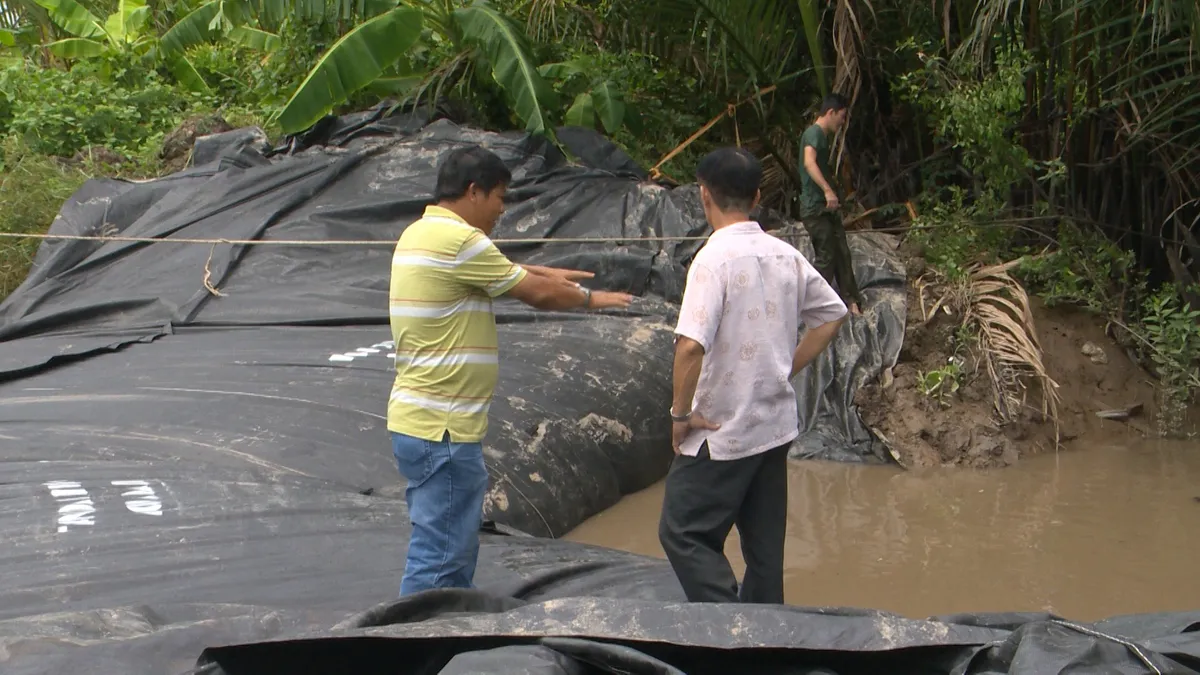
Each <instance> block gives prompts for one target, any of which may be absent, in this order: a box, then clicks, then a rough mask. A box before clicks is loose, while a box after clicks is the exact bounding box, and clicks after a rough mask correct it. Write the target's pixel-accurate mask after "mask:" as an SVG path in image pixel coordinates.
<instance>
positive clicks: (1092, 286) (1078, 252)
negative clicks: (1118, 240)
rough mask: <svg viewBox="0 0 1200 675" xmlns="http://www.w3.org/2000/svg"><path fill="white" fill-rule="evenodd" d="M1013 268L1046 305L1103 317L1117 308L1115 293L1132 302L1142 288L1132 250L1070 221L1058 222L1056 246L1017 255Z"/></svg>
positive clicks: (1119, 311)
mask: <svg viewBox="0 0 1200 675" xmlns="http://www.w3.org/2000/svg"><path fill="white" fill-rule="evenodd" d="M1017 274H1018V276H1019V277H1020V278H1021V280H1022V282H1023V283H1025V284H1026V286H1028V287H1029V288H1030V289H1031V290H1032V291H1034V292H1035V293H1037V294H1038V295H1039V296H1041V297H1042V299H1043V300H1044V301H1045V302H1046V304H1047V305H1050V306H1054V305H1059V304H1067V305H1072V306H1075V307H1081V308H1084V309H1087V310H1088V311H1091V312H1094V313H1096V314H1098V315H1100V316H1104V317H1118V316H1120V315H1121V314H1122V311H1123V308H1122V307H1121V306H1120V299H1121V297H1123V296H1124V297H1127V298H1128V299H1129V300H1133V301H1134V302H1136V300H1137V298H1140V297H1141V296H1142V295H1143V294H1144V292H1145V280H1144V278H1143V276H1144V275H1142V274H1140V273H1139V272H1138V270H1137V268H1136V266H1135V262H1134V257H1133V253H1132V252H1130V251H1125V250H1122V249H1121V247H1120V246H1118V245H1116V244H1114V243H1113V242H1112V241H1110V240H1108V239H1107V238H1105V237H1104V236H1103V235H1101V234H1100V233H1099V232H1097V231H1095V230H1084V229H1082V228H1080V227H1079V226H1078V225H1076V224H1074V223H1072V222H1070V221H1063V222H1062V223H1060V225H1059V228H1058V242H1057V248H1056V249H1055V250H1053V251H1050V252H1048V253H1046V254H1045V255H1042V256H1029V257H1027V258H1025V259H1023V260H1022V261H1021V265H1020V266H1019V267H1018V268H1017Z"/></svg>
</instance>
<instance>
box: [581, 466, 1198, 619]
mask: <svg viewBox="0 0 1200 675" xmlns="http://www.w3.org/2000/svg"><path fill="white" fill-rule="evenodd" d="M661 504H662V484H661V483H659V484H658V485H655V486H654V487H651V488H650V489H648V490H645V491H643V492H640V493H638V494H635V495H631V496H629V497H627V498H625V499H624V500H623V501H621V502H620V503H619V504H617V505H616V506H614V507H613V508H611V509H609V510H608V511H605V512H604V513H602V514H600V515H598V516H596V517H594V518H592V519H591V520H589V521H587V522H585V523H584V524H582V525H581V526H580V527H578V528H577V529H575V530H574V531H573V532H571V533H570V534H569V535H567V537H566V538H567V539H571V540H574V541H581V542H587V543H593V544H600V545H604V546H609V547H612V548H618V549H624V550H627V551H633V552H636V553H642V554H646V555H654V556H658V557H662V556H663V553H662V549H661V547H660V546H659V544H658V534H657V531H658V514H659V510H660V506H661ZM738 546H739V544H738V541H737V533H736V530H735V531H734V533H733V535H731V536H730V539H729V542H728V545H727V547H726V550H727V553H728V554H729V558H730V561H731V562H733V564H734V568H735V570H736V571H737V572H738V574H739V575H740V574H741V570H742V569H743V567H742V566H743V563H742V559H741V554H740V551H739V550H738ZM784 565H785V569H786V580H785V581H786V586H787V589H786V591H787V601H788V603H790V604H795V605H808V606H856V607H869V608H877V609H884V610H889V611H892V612H897V613H900V614H904V615H907V616H911V617H926V616H931V615H935V614H947V613H954V612H998V611H1035V610H1043V611H1049V612H1054V613H1056V614H1059V615H1062V616H1065V617H1068V618H1072V619H1078V620H1084V621H1089V620H1096V619H1100V618H1104V617H1106V616H1111V615H1114V614H1130V613H1138V612H1155V611H1176V610H1188V609H1200V443H1178V444H1168V443H1147V444H1145V445H1142V446H1139V447H1137V448H1116V447H1103V448H1101V447H1091V448H1087V449H1082V448H1074V449H1068V450H1064V451H1062V452H1059V453H1058V454H1057V455H1055V454H1048V455H1043V456H1038V457H1032V458H1027V459H1024V460H1022V461H1021V462H1020V463H1018V464H1017V465H1015V466H1013V467H1010V468H1007V469H997V470H993V471H971V470H965V469H939V470H935V471H927V472H906V471H903V470H899V469H896V468H892V467H866V466H855V465H843V464H834V463H824V462H793V463H792V465H791V467H790V479H789V498H788V541H787V549H786V559H785V562H784Z"/></svg>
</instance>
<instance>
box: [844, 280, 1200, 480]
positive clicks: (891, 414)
mask: <svg viewBox="0 0 1200 675" xmlns="http://www.w3.org/2000/svg"><path fill="white" fill-rule="evenodd" d="M922 267H923V262H922V261H920V260H919V259H913V260H912V261H911V262H910V263H909V269H910V277H909V278H910V279H913V278H916V277H917V276H919V271H920V270H921V269H922ZM914 271H916V272H917V273H916V274H914V273H913V272H914ZM925 304H926V309H927V310H928V309H929V308H930V305H931V304H932V302H931V299H930V298H929V297H928V294H927V295H926V298H925ZM1032 307H1033V314H1034V322H1035V325H1036V331H1037V336H1038V340H1039V341H1040V342H1041V346H1042V350H1043V355H1042V360H1043V363H1044V364H1045V366H1046V369H1047V371H1048V372H1049V374H1050V376H1051V377H1052V378H1053V379H1054V381H1055V382H1056V383H1057V384H1058V394H1059V397H1060V402H1059V405H1058V413H1059V425H1058V435H1059V438H1060V440H1061V442H1067V441H1072V440H1091V441H1095V442H1096V443H1121V442H1125V443H1128V442H1131V441H1132V442H1136V441H1137V440H1140V439H1141V438H1143V437H1152V436H1154V434H1155V430H1156V423H1155V414H1156V410H1157V399H1156V396H1155V387H1154V382H1153V378H1152V377H1151V376H1150V375H1149V374H1147V373H1146V372H1145V371H1144V370H1143V369H1142V368H1141V367H1139V366H1138V365H1137V364H1135V363H1134V362H1133V361H1131V360H1130V358H1129V357H1128V356H1127V355H1126V354H1125V352H1124V350H1123V349H1122V348H1121V347H1119V346H1118V345H1117V344H1116V343H1115V342H1114V341H1113V340H1112V339H1111V338H1109V337H1108V336H1107V335H1106V334H1105V326H1104V321H1103V320H1102V319H1101V318H1099V317H1097V316H1094V315H1091V314H1088V313H1086V312H1082V311H1079V310H1075V309H1071V308H1062V307H1054V308H1048V307H1045V306H1044V305H1043V304H1042V303H1040V302H1039V301H1038V300H1037V299H1033V300H1032ZM922 319H923V317H922V310H921V302H920V299H919V297H918V292H917V290H916V288H915V286H913V285H911V284H910V287H909V298H908V317H907V326H906V329H905V339H904V348H903V349H902V350H901V352H900V357H899V360H898V363H897V365H896V367H895V368H894V369H893V370H892V377H891V378H889V377H887V375H886V374H885V376H884V377H883V378H881V382H878V383H868V384H867V385H866V386H864V387H862V388H861V389H860V390H859V392H858V395H857V396H856V398H855V403H856V404H857V406H858V410H859V413H860V414H861V415H862V418H863V421H864V422H865V423H866V424H867V425H868V426H870V427H871V428H872V429H873V430H875V432H876V433H877V434H879V435H880V436H882V437H883V438H884V439H886V441H887V443H888V444H889V445H890V447H891V450H892V453H893V456H895V457H896V459H897V460H898V461H899V462H900V463H901V464H902V465H904V466H906V467H928V466H938V465H956V466H968V467H979V468H984V467H997V466H1007V465H1010V464H1012V463H1014V462H1016V461H1017V460H1018V459H1019V458H1020V457H1021V456H1022V455H1028V454H1031V453H1037V452H1043V451H1046V450H1053V449H1054V448H1055V426H1054V424H1052V423H1051V422H1049V421H1048V420H1046V419H1045V418H1044V417H1043V416H1042V414H1041V407H1040V404H1039V403H1038V400H1039V399H1038V398H1037V396H1036V394H1035V393H1034V392H1035V390H1036V386H1032V387H1030V396H1029V403H1028V404H1027V407H1026V409H1025V410H1024V411H1023V413H1022V414H1021V415H1020V416H1019V417H1020V418H1019V419H1018V420H1016V421H1014V422H1010V423H1007V424H1000V423H999V421H998V416H997V415H996V414H995V412H994V405H993V403H994V394H993V387H992V384H991V380H990V378H989V377H988V374H987V372H986V369H985V368H984V367H983V366H982V365H980V364H979V363H978V362H977V359H976V357H975V355H974V354H972V353H971V352H970V350H964V351H961V352H960V354H962V355H963V358H962V360H961V363H962V370H963V377H962V385H961V387H960V388H959V389H958V391H957V392H955V393H953V394H950V395H948V396H945V397H944V399H943V400H942V401H938V400H936V399H935V398H932V397H930V396H927V395H926V394H924V393H922V391H921V389H920V386H919V382H920V377H921V373H926V372H930V371H933V370H936V369H939V368H943V367H944V366H945V365H946V364H947V362H948V361H949V359H950V358H951V357H952V356H953V355H954V340H955V333H956V331H957V329H958V327H959V325H960V323H961V319H960V317H957V316H952V315H948V314H946V313H944V312H941V311H939V312H937V314H936V316H934V317H933V318H932V319H930V320H929V321H928V322H924V321H923V320H922ZM889 380H890V381H889ZM1139 404H1140V405H1141V409H1140V410H1135V411H1134V414H1132V415H1130V416H1129V418H1128V419H1125V420H1123V421H1117V420H1112V419H1104V418H1101V417H1098V416H1097V415H1096V413H1097V412H1100V411H1106V410H1114V409H1122V408H1127V407H1132V406H1137V405H1139ZM1192 417H1193V419H1194V418H1195V416H1194V415H1193V416H1192Z"/></svg>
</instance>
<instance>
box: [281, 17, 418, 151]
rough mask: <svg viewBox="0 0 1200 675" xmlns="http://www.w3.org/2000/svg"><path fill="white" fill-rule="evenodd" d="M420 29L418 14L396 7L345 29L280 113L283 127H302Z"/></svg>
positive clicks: (379, 68)
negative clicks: (351, 28)
mask: <svg viewBox="0 0 1200 675" xmlns="http://www.w3.org/2000/svg"><path fill="white" fill-rule="evenodd" d="M420 34H421V13H420V12H418V11H417V10H414V9H409V8H398V9H394V10H392V11H390V12H387V13H386V14H381V15H379V16H377V17H374V18H372V19H369V20H367V21H365V22H363V23H362V24H359V25H358V26H356V27H355V28H354V29H353V30H351V31H350V32H348V33H346V34H345V35H344V36H342V38H341V39H340V40H338V41H337V42H335V43H334V44H333V46H332V47H330V49H329V51H328V52H327V53H326V54H325V55H324V56H322V57H321V59H320V60H319V61H317V63H316V65H315V66H313V69H312V70H311V71H310V72H309V74H308V76H307V77H306V78H305V79H304V82H302V83H301V84H300V86H299V88H297V89H296V92H295V93H294V94H293V95H292V98H291V99H290V100H289V101H288V102H287V104H286V105H285V106H284V107H283V110H281V111H280V113H279V124H280V126H281V127H282V128H283V130H284V131H285V132H289V133H294V132H298V131H303V130H304V129H307V128H308V127H310V126H312V125H313V124H314V123H316V122H317V121H318V120H319V119H321V117H323V116H324V115H325V114H327V113H328V112H329V111H330V110H332V109H333V107H334V106H336V105H338V104H339V103H342V102H345V101H346V100H348V99H349V98H350V95H351V94H353V93H354V92H356V91H358V90H359V89H362V88H363V87H365V86H367V85H368V84H370V83H371V82H373V81H374V80H375V79H376V78H378V77H379V76H380V75H382V74H383V73H384V71H385V70H386V69H387V68H388V67H389V66H391V65H392V64H393V63H395V62H396V61H397V60H398V59H399V58H400V56H401V55H403V54H404V53H405V52H406V51H408V48H409V47H411V46H412V44H413V43H414V42H416V40H417V38H418V37H419V36H420Z"/></svg>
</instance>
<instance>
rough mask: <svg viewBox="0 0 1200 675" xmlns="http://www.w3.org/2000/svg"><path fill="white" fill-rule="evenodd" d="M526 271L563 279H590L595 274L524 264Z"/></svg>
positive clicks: (573, 280)
mask: <svg viewBox="0 0 1200 675" xmlns="http://www.w3.org/2000/svg"><path fill="white" fill-rule="evenodd" d="M523 267H524V268H525V271H526V272H532V273H533V274H540V275H542V276H544V277H554V278H556V279H562V280H563V281H571V282H575V281H580V280H583V279H591V278H592V277H594V276H596V275H595V274H594V273H592V272H584V271H583V270H568V269H563V268H561V267H542V266H541V265H524V266H523Z"/></svg>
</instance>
